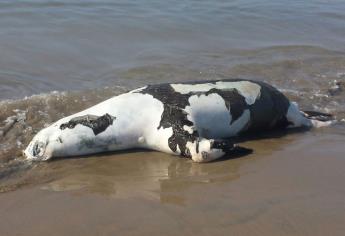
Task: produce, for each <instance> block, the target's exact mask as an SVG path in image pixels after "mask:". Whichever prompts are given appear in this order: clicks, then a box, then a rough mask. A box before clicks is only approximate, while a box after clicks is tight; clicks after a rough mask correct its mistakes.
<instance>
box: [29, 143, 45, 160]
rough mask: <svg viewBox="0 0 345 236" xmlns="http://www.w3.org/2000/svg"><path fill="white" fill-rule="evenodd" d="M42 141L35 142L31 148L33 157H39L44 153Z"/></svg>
mask: <svg viewBox="0 0 345 236" xmlns="http://www.w3.org/2000/svg"><path fill="white" fill-rule="evenodd" d="M44 146H45V145H44V143H42V142H37V143H35V145H34V147H33V149H32V154H33V155H34V156H35V157H41V156H42V155H43V154H44Z"/></svg>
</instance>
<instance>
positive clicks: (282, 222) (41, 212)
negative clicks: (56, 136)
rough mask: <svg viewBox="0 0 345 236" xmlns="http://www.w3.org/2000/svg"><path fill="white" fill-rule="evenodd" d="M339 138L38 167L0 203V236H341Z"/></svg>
mask: <svg viewBox="0 0 345 236" xmlns="http://www.w3.org/2000/svg"><path fill="white" fill-rule="evenodd" d="M344 134H345V132H344V126H338V127H332V128H325V129H319V130H313V131H310V132H304V133H294V134H288V135H284V136H282V137H270V138H265V139H260V140H253V141H246V142H244V143H242V146H245V147H249V148H253V149H254V152H253V153H252V154H249V155H245V156H242V157H240V158H236V159H228V160H222V161H218V162H214V163H208V164H196V163H192V162H191V161H190V160H187V159H179V158H174V157H171V156H169V155H165V154H162V153H157V152H142V151H138V152H132V153H120V154H111V155H106V156H94V157H90V158H77V159H64V160H57V161H53V162H49V163H43V164H39V165H37V166H35V167H34V168H33V169H32V170H31V171H32V172H35V173H36V175H37V173H41V174H42V175H41V176H46V179H47V176H50V177H51V178H50V179H49V178H48V180H47V181H46V182H45V183H37V184H31V185H27V186H24V187H22V188H20V189H19V190H16V191H9V192H5V193H2V194H0V218H1V220H0V235H343V234H344V231H345V225H344V219H345V198H344V196H345V185H344V179H345V158H344V151H345V148H344V141H345V135H344ZM12 178H13V177H12Z"/></svg>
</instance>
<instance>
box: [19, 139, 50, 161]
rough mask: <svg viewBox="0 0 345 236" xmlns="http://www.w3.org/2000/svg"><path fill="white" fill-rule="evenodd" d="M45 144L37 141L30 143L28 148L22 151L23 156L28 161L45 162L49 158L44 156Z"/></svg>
mask: <svg viewBox="0 0 345 236" xmlns="http://www.w3.org/2000/svg"><path fill="white" fill-rule="evenodd" d="M45 154H46V143H45V142H41V141H38V140H34V141H32V142H31V143H30V144H29V146H28V147H27V148H26V149H25V150H23V155H24V156H25V157H26V159H28V160H32V161H41V160H47V159H49V157H47V156H46V155H45Z"/></svg>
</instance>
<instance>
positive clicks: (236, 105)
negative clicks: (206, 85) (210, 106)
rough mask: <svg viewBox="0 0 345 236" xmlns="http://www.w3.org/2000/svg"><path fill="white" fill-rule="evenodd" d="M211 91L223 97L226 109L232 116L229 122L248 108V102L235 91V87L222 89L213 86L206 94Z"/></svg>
mask: <svg viewBox="0 0 345 236" xmlns="http://www.w3.org/2000/svg"><path fill="white" fill-rule="evenodd" d="M211 93H216V94H218V95H219V96H221V97H222V98H223V100H224V102H225V106H226V108H227V109H228V111H230V114H231V117H232V118H231V122H230V124H232V123H233V122H234V121H236V120H237V119H238V118H240V117H241V116H242V114H243V112H244V110H245V109H247V108H248V104H247V103H246V99H245V97H243V96H242V95H241V94H240V93H239V92H238V91H237V89H231V90H227V91H223V90H220V89H216V88H213V89H210V90H209V91H208V92H206V95H209V94H211Z"/></svg>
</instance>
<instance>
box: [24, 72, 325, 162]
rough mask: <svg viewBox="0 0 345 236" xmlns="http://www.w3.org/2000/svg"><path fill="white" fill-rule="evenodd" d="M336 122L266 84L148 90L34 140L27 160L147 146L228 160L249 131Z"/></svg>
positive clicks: (104, 104) (167, 86)
mask: <svg viewBox="0 0 345 236" xmlns="http://www.w3.org/2000/svg"><path fill="white" fill-rule="evenodd" d="M309 114H312V115H309ZM320 117H321V118H320ZM330 119H331V118H330V116H329V115H327V114H322V113H304V112H301V111H299V109H298V107H297V105H296V104H295V103H292V102H290V101H289V100H288V99H287V98H286V97H285V96H284V95H283V94H282V93H281V92H279V91H278V90H277V89H276V88H274V87H272V86H270V85H268V84H266V83H264V82H258V81H251V80H242V79H232V80H221V81H208V82H195V83H173V84H158V85H148V86H146V87H143V88H139V89H136V90H133V91H130V92H128V93H125V94H121V95H119V96H116V97H113V98H110V99H108V100H106V101H104V102H102V103H100V104H98V105H95V106H93V107H91V108H89V109H87V110H84V111H82V112H79V113H77V114H74V115H71V116H69V117H65V118H63V119H61V120H59V121H57V122H55V123H54V124H52V125H51V126H49V127H47V128H45V129H43V130H41V131H40V132H39V133H38V134H37V135H36V136H35V137H34V138H33V140H32V141H31V143H30V144H29V145H28V147H27V148H26V150H25V151H24V154H25V156H26V157H27V158H28V159H30V160H48V159H50V158H52V157H57V156H76V155H87V154H91V153H99V152H106V151H115V150H124V149H131V148H146V149H152V150H157V151H162V152H166V153H171V154H176V155H181V156H184V157H188V158H191V159H192V160H193V161H195V162H208V161H212V160H215V159H217V158H219V157H222V156H224V155H225V154H228V153H229V152H230V151H231V150H232V149H233V147H234V144H233V143H232V142H231V141H230V139H229V138H231V137H234V136H236V135H239V134H241V133H244V132H263V131H266V130H270V129H275V128H287V127H302V126H305V127H314V126H317V127H319V126H324V125H328V124H330V123H331V121H330Z"/></svg>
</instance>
